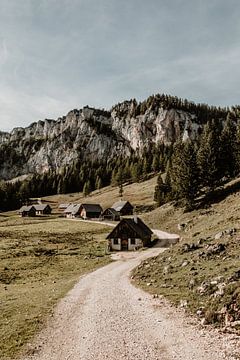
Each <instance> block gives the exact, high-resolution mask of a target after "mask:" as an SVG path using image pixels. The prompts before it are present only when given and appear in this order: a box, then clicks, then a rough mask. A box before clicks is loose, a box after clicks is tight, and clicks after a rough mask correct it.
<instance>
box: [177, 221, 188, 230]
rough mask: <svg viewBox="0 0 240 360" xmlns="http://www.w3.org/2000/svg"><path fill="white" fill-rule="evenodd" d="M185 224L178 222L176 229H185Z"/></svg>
mask: <svg viewBox="0 0 240 360" xmlns="http://www.w3.org/2000/svg"><path fill="white" fill-rule="evenodd" d="M186 226H187V224H185V223H182V224H178V226H177V227H178V230H180V231H183V230H185V228H186Z"/></svg>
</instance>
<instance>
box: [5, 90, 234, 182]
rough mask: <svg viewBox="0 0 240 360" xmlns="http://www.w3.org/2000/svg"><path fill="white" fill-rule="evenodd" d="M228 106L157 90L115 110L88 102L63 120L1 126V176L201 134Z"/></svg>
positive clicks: (58, 166) (40, 170)
mask: <svg viewBox="0 0 240 360" xmlns="http://www.w3.org/2000/svg"><path fill="white" fill-rule="evenodd" d="M226 114H227V111H226V109H217V108H210V107H208V106H207V105H195V104H193V103H191V102H187V101H186V100H184V101H183V100H181V99H177V98H175V97H169V96H165V95H155V96H152V97H150V98H148V99H147V100H146V101H144V102H142V103H137V102H136V100H131V101H125V102H123V103H121V104H117V105H116V106H114V107H113V108H112V109H111V111H105V110H97V109H93V108H89V107H88V106H86V107H84V108H83V109H81V110H76V109H75V110H72V111H70V112H69V113H68V114H67V115H66V116H64V117H62V118H59V119H58V120H56V121H55V120H48V119H47V120H44V121H38V122H35V123H33V124H31V125H30V126H28V127H27V128H15V129H13V130H12V131H11V132H10V133H6V132H0V160H1V161H0V179H1V178H2V179H5V180H9V179H12V178H15V177H17V176H21V175H25V174H29V173H44V172H47V171H50V170H57V171H58V170H60V169H61V167H63V166H68V165H69V164H73V162H74V161H77V160H78V161H82V160H90V161H91V160H95V161H96V160H98V161H101V160H106V159H114V158H116V156H119V154H121V155H122V156H124V157H127V156H129V155H130V154H131V152H136V153H137V154H139V153H140V154H141V153H142V152H143V150H144V149H145V148H148V147H151V146H152V145H153V144H157V143H164V144H168V145H169V144H172V143H173V142H174V141H175V140H176V139H177V138H179V137H182V138H183V139H186V138H188V137H191V138H195V137H196V135H197V133H198V131H199V128H201V125H202V124H203V123H204V122H206V121H207V120H208V118H212V117H214V116H215V117H221V118H223V119H224V118H225V117H226Z"/></svg>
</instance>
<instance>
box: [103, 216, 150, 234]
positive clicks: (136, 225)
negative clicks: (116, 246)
mask: <svg viewBox="0 0 240 360" xmlns="http://www.w3.org/2000/svg"><path fill="white" fill-rule="evenodd" d="M122 223H127V224H128V226H129V227H130V228H132V229H133V230H134V231H135V232H136V233H137V234H138V236H139V237H140V238H145V237H146V236H149V235H151V234H152V233H153V232H152V230H151V229H150V228H149V227H148V226H147V225H146V224H144V222H143V221H142V220H141V219H140V218H138V217H137V218H136V220H135V219H123V220H121V221H120V223H119V224H118V225H117V226H116V227H115V228H114V229H113V230H112V231H111V232H110V234H109V235H108V236H107V239H111V238H112V237H114V234H115V231H116V229H117V228H118V227H120V226H121V224H122Z"/></svg>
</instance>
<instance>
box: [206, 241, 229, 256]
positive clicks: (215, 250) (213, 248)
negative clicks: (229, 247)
mask: <svg viewBox="0 0 240 360" xmlns="http://www.w3.org/2000/svg"><path fill="white" fill-rule="evenodd" d="M225 248H226V246H225V245H224V244H221V243H220V244H214V245H210V246H208V247H207V250H206V252H205V254H206V255H207V256H211V255H216V254H220V253H221V252H223V251H225Z"/></svg>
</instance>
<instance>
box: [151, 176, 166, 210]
mask: <svg viewBox="0 0 240 360" xmlns="http://www.w3.org/2000/svg"><path fill="white" fill-rule="evenodd" d="M154 201H156V203H157V204H158V206H161V205H163V204H164V203H165V202H166V186H165V184H164V182H163V179H162V175H161V174H159V175H158V178H157V185H156V186H155V191H154Z"/></svg>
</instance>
